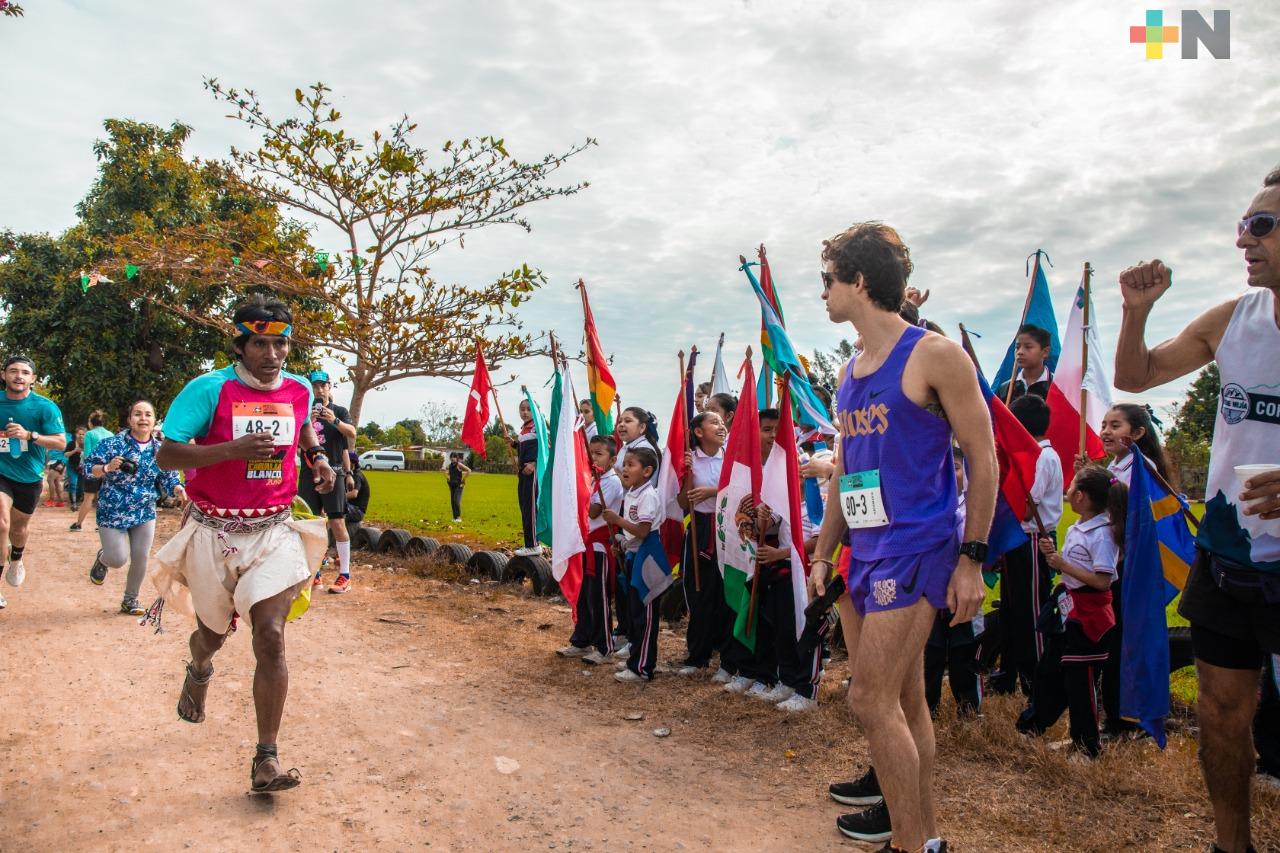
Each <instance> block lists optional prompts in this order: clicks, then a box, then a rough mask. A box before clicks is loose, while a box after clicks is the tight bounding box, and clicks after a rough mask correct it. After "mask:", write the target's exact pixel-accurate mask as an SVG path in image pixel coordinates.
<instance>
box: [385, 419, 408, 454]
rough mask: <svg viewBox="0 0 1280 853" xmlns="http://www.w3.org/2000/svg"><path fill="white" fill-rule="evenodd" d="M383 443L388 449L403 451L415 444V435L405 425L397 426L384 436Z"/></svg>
mask: <svg viewBox="0 0 1280 853" xmlns="http://www.w3.org/2000/svg"><path fill="white" fill-rule="evenodd" d="M382 443H383V445H385V446H387V447H399V448H402V449H403V448H406V447H408V446H409V445H411V444H413V434H412V433H410V432H409V430H408V428H407V427H405V426H404V425H403V424H396V425H395V426H393V427H392V428H391V429H389V430H387V431H386V432H384V433H383V434H382Z"/></svg>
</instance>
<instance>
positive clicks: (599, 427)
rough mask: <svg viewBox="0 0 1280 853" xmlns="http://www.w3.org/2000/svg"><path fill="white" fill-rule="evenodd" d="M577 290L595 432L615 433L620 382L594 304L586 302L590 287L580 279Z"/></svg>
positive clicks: (601, 433) (600, 433)
mask: <svg viewBox="0 0 1280 853" xmlns="http://www.w3.org/2000/svg"><path fill="white" fill-rule="evenodd" d="M578 290H580V291H581V292H582V316H583V320H584V321H585V323H586V339H587V346H586V350H587V388H588V389H589V391H590V393H591V410H592V411H593V412H594V413H595V416H596V432H597V434H598V435H612V434H613V401H614V400H615V399H616V398H617V396H618V384H617V383H616V382H614V381H613V373H612V372H611V371H610V370H609V362H608V360H607V359H605V357H604V350H603V349H602V348H601V347H600V336H599V335H597V334H596V321H595V319H594V318H593V317H592V316H591V304H590V303H589V302H587V286H586V285H585V284H583V283H582V282H581V281H579V282H578Z"/></svg>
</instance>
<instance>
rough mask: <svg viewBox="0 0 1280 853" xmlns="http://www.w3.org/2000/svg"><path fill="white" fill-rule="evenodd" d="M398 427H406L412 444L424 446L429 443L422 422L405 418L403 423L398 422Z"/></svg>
mask: <svg viewBox="0 0 1280 853" xmlns="http://www.w3.org/2000/svg"><path fill="white" fill-rule="evenodd" d="M396 426H398V427H404V429H405V432H407V433H409V443H410V444H417V445H423V444H426V443H427V434H426V433H425V432H423V430H422V421H415V420H414V419H413V418H405V419H404V420H402V421H396Z"/></svg>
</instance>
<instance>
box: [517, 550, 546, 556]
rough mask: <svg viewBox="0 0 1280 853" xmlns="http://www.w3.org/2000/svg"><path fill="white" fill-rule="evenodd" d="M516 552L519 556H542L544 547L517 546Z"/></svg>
mask: <svg viewBox="0 0 1280 853" xmlns="http://www.w3.org/2000/svg"><path fill="white" fill-rule="evenodd" d="M515 553H516V556H517V557H540V556H542V549H541V548H517V549H516V552H515Z"/></svg>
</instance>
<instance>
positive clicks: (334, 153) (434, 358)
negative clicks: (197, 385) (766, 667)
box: [118, 79, 595, 423]
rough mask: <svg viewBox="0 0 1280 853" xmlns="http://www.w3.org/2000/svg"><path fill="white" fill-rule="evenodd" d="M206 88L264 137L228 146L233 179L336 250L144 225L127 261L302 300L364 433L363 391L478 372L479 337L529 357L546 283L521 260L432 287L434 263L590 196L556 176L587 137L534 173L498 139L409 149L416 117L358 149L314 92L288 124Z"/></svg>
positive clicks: (497, 352)
mask: <svg viewBox="0 0 1280 853" xmlns="http://www.w3.org/2000/svg"><path fill="white" fill-rule="evenodd" d="M205 86H206V88H207V89H208V90H209V91H210V92H211V93H212V94H213V96H214V98H215V99H217V100H219V101H221V102H223V103H225V104H227V105H228V106H229V107H230V108H231V109H233V110H234V115H233V117H234V118H235V119H237V120H238V121H240V122H241V123H242V124H243V125H244V126H245V127H246V128H248V129H249V130H251V131H253V132H255V133H259V134H261V142H260V145H259V146H258V147H257V148H256V149H254V150H249V151H242V150H239V149H235V148H233V149H232V150H231V155H230V160H229V161H228V162H227V163H225V164H222V171H223V173H224V175H225V177H226V180H227V181H228V182H231V183H234V184H236V185H237V186H241V187H244V188H246V189H247V190H248V191H251V192H252V193H254V194H256V195H257V196H259V197H261V198H263V199H265V200H267V201H269V202H270V203H272V204H273V205H278V206H279V207H280V208H281V209H284V210H287V211H289V212H290V213H291V214H297V215H303V216H307V217H311V218H313V219H315V220H318V221H319V222H321V223H323V224H324V225H325V226H326V227H329V228H332V229H336V230H337V232H338V233H339V234H340V235H341V240H342V243H343V248H342V251H341V252H339V253H334V254H330V253H327V252H309V251H305V250H301V249H300V248H299V247H298V246H296V245H294V244H293V243H291V242H287V241H281V240H280V239H279V236H280V235H279V234H278V232H277V229H275V228H272V227H268V226H269V223H265V222H264V221H263V220H262V218H261V217H259V216H256V215H253V214H252V213H245V214H244V215H241V216H239V217H237V218H234V219H230V218H229V219H227V220H222V221H219V222H217V223H214V225H215V226H216V227H208V224H207V223H204V224H201V225H197V226H194V227H177V228H168V229H150V230H148V229H140V230H139V231H137V232H135V233H134V234H133V235H130V237H129V238H128V239H125V240H122V241H120V243H119V246H118V248H119V249H120V250H121V251H122V253H127V254H128V255H129V257H130V258H131V259H132V263H134V264H135V265H138V266H141V267H143V268H144V269H149V270H157V271H161V270H163V271H165V272H166V273H173V272H184V273H190V272H193V271H194V272H199V274H200V275H201V276H203V277H204V278H205V279H207V280H216V281H225V282H226V283H227V284H228V285H230V286H232V287H235V288H237V289H244V288H249V287H253V286H262V287H267V288H270V289H272V290H274V291H276V292H277V293H280V294H282V295H285V296H288V297H291V298H295V299H301V300H304V301H305V302H306V303H307V304H308V306H310V307H311V308H312V309H313V310H308V311H304V312H302V313H301V314H300V316H298V318H297V323H296V324H295V335H296V336H297V337H298V339H299V340H300V341H302V342H303V343H306V344H309V345H314V346H316V347H319V348H322V349H324V350H326V351H328V352H329V353H330V354H331V355H332V356H333V357H334V358H336V359H337V360H339V361H340V362H341V363H342V364H343V365H344V366H345V367H346V369H347V373H348V376H349V378H350V379H351V382H352V385H353V390H352V398H351V407H350V408H351V415H352V418H353V419H354V420H355V421H356V423H359V420H360V412H361V409H362V408H363V404H364V398H365V395H366V394H367V393H368V392H369V391H371V390H373V389H375V388H379V387H382V386H384V385H386V384H387V383H389V382H392V381H394V380H396V379H405V378H408V377H414V376H443V377H451V378H462V377H465V376H468V375H470V371H471V365H472V363H473V361H474V359H475V341H476V339H477V338H480V339H482V340H483V341H484V348H485V351H486V352H487V353H488V355H489V357H490V358H491V359H492V360H494V361H499V360H502V359H506V358H514V357H519V356H521V355H523V354H525V353H526V352H527V351H528V350H529V348H530V346H531V343H532V342H531V339H530V337H529V336H528V335H526V334H524V333H522V332H521V328H522V326H521V324H520V322H519V320H518V318H517V316H516V315H515V313H514V310H513V309H515V308H518V307H519V305H520V304H521V303H522V302H524V301H526V300H527V299H529V298H530V297H531V296H532V294H533V292H534V290H536V289H537V288H538V287H539V286H541V285H542V284H543V283H544V282H545V277H544V276H543V274H542V273H541V272H540V271H539V270H537V269H534V268H530V267H529V266H528V264H521V265H520V266H518V267H515V268H514V269H512V270H511V271H509V272H505V273H502V274H501V275H499V276H497V278H496V280H494V281H493V282H492V283H489V284H485V285H479V286H471V285H466V284H450V283H445V282H439V281H436V280H435V279H434V278H433V277H432V276H431V273H430V270H429V269H428V267H427V263H428V261H429V260H430V259H431V257H432V256H433V255H435V254H436V253H437V252H439V251H440V250H441V249H443V248H445V247H446V246H448V245H451V244H453V243H457V244H458V246H459V248H461V247H462V246H463V244H464V238H465V237H466V235H467V234H468V233H470V232H471V231H474V230H476V229H480V228H484V227H488V226H494V225H503V224H506V225H515V226H517V227H520V228H523V229H524V230H526V231H527V230H530V225H529V222H528V221H527V220H526V219H524V218H523V209H524V208H525V207H526V206H528V205H530V204H533V203H535V202H538V201H543V200H546V199H549V198H554V197H557V196H568V195H573V194H575V193H577V192H579V191H580V190H582V189H584V188H585V187H586V186H587V184H586V183H577V184H569V185H566V186H555V185H553V184H551V183H549V179H550V178H551V176H552V174H553V173H554V172H556V171H557V170H559V169H560V167H561V166H563V165H564V164H565V163H566V162H567V161H568V160H569V158H571V157H573V156H574V155H576V154H578V153H580V152H582V151H583V150H585V149H586V148H587V147H589V146H591V145H594V144H595V142H594V140H591V139H587V140H586V141H585V142H583V143H581V144H578V145H575V146H573V147H571V148H569V149H568V150H566V151H564V152H562V153H559V154H549V155H546V156H545V157H543V158H542V159H541V160H538V161H532V162H524V161H520V160H517V159H516V158H515V157H513V156H511V155H510V154H509V153H508V152H507V150H506V147H505V142H504V140H502V139H500V138H498V137H494V136H482V137H479V138H475V139H471V138H467V139H463V140H461V141H454V140H448V141H446V142H444V143H443V145H442V146H441V147H440V150H439V152H438V153H433V152H430V151H428V150H427V149H425V148H420V147H418V146H417V145H415V143H414V142H413V139H412V136H413V133H414V131H415V130H416V128H417V124H416V123H414V122H412V121H411V120H410V119H409V117H408V116H404V117H402V118H401V119H399V120H398V121H396V122H395V123H394V124H392V125H391V127H390V128H389V129H388V130H387V132H386V133H385V134H383V133H382V132H380V131H376V130H375V131H373V133H372V134H371V137H370V139H369V140H368V142H367V143H366V142H362V141H359V140H358V139H357V138H356V136H355V135H354V134H349V133H348V132H347V129H346V128H343V127H341V126H340V121H341V118H342V116H341V114H340V113H339V112H338V110H336V109H335V108H334V107H333V105H332V103H331V101H330V100H329V97H328V93H329V91H330V90H329V89H328V88H327V87H326V86H324V85H323V84H321V83H316V84H315V85H313V86H311V87H309V89H308V91H307V92H306V93H304V92H303V91H302V90H301V89H298V90H296V91H295V92H294V96H295V100H296V102H297V106H298V110H299V112H300V115H298V116H293V117H290V118H286V119H276V118H273V117H272V116H270V115H268V113H267V111H266V109H265V108H264V107H263V105H262V104H261V102H260V101H259V99H258V95H257V93H256V92H254V91H253V90H244V91H243V92H242V91H239V90H237V89H234V88H227V87H224V86H223V85H222V84H221V83H220V82H218V81H217V80H216V79H209V80H206V81H205ZM236 258H239V259H241V262H240V263H237V262H236V261H235V259H236Z"/></svg>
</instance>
